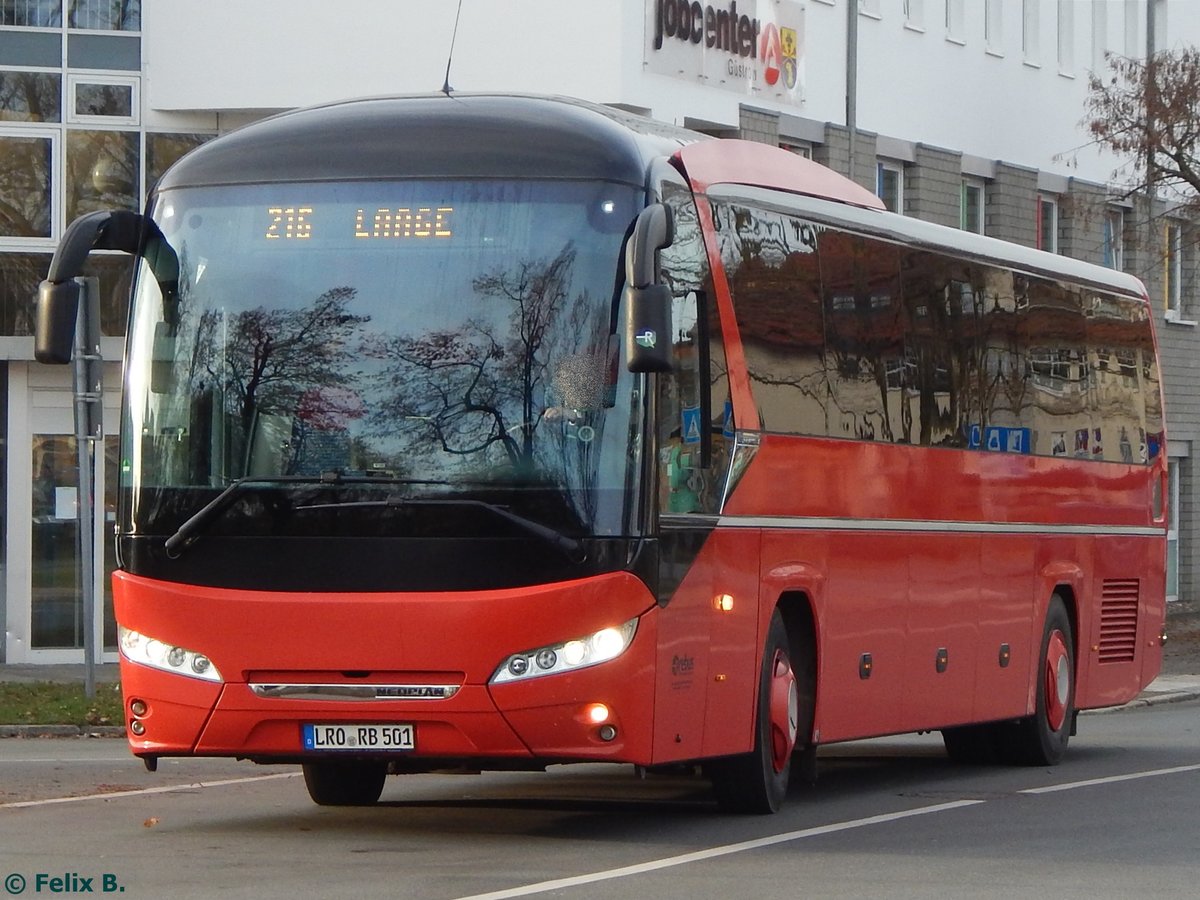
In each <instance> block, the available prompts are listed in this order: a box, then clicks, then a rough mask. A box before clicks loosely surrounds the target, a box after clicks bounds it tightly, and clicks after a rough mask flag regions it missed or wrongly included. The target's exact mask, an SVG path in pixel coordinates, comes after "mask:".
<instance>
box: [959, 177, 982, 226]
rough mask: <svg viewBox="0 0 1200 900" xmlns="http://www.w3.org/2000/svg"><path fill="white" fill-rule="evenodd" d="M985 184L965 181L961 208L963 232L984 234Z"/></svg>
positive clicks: (960, 216)
mask: <svg viewBox="0 0 1200 900" xmlns="http://www.w3.org/2000/svg"><path fill="white" fill-rule="evenodd" d="M983 202H984V193H983V182H982V181H975V180H973V179H963V183H962V201H961V205H960V208H959V227H960V228H962V230H963V231H973V232H975V234H983Z"/></svg>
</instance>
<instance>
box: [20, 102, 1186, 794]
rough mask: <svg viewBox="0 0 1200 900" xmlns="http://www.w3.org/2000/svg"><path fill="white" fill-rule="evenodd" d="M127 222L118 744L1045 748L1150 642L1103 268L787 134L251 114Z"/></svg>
mask: <svg viewBox="0 0 1200 900" xmlns="http://www.w3.org/2000/svg"><path fill="white" fill-rule="evenodd" d="M97 247H99V248H107V249H121V250H126V251H128V252H130V253H133V254H135V255H136V257H137V259H138V264H137V274H136V278H135V280H134V287H133V293H132V301H131V308H130V324H129V331H128V343H127V355H126V360H125V379H126V381H125V385H124V401H123V410H124V411H123V421H122V423H121V457H120V503H119V513H118V527H117V550H118V570H117V572H116V574H115V576H114V582H115V584H114V594H115V608H116V617H117V620H118V624H119V628H120V648H121V667H122V671H121V679H122V688H123V692H124V697H125V710H126V718H127V721H126V726H127V728H128V735H129V742H130V745H131V747H132V750H133V752H134V753H135V754H136V755H137V756H139V757H141V758H143V759H144V760H145V761H146V763H147V765H148V766H150V767H153V766H154V764H155V762H156V761H157V759H158V758H160V757H163V756H227V757H241V758H247V759H250V760H254V761H257V762H262V763H279V762H289V763H299V764H302V765H303V769H304V774H305V780H306V783H307V787H308V790H309V793H310V794H311V796H312V798H313V800H315V801H316V802H317V803H321V804H370V803H374V802H375V801H376V800H377V799H378V798H379V796H380V792H381V790H382V787H383V784H384V781H385V778H386V775H387V774H389V773H391V774H397V773H407V772H422V771H431V770H440V769H446V768H452V767H459V768H468V769H472V770H480V769H485V768H488V769H518V770H523V769H540V768H544V767H546V766H548V765H552V764H558V763H571V762H598V761H608V762H620V763H627V764H629V763H632V764H636V765H638V766H644V767H656V766H674V765H677V764H686V765H693V766H695V767H696V768H697V769H699V770H701V771H702V772H703V773H704V775H705V776H706V777H707V778H709V779H711V781H712V783H713V786H714V791H715V795H716V798H717V800H718V802H719V804H720V805H721V807H722V808H725V809H729V810H739V811H760V812H768V811H774V810H776V809H778V808H779V806H780V804H781V803H782V802H783V799H784V797H785V795H786V793H787V788H788V783H789V778H790V777H791V776H792V775H793V773H795V774H797V775H801V776H805V777H811V776H812V774H813V771H814V766H815V748H816V747H817V746H818V745H822V744H830V743H834V742H839V741H849V740H853V739H857V738H865V737H869V736H876V735H886V734H894V733H902V732H911V731H921V730H935V729H940V730H941V731H942V733H943V735H944V738H945V744H946V747H947V750H948V752H949V753H950V755H951V756H952V757H954V758H956V759H961V760H972V761H988V760H991V761H997V762H1010V763H1024V764H1053V763H1056V762H1058V761H1059V759H1060V758H1061V757H1062V755H1063V753H1064V751H1065V749H1066V746H1067V741H1068V738H1069V736H1070V735H1071V734H1073V733H1074V731H1075V727H1076V714H1077V711H1078V710H1081V709H1088V708H1093V707H1103V706H1111V705H1115V704H1121V703H1123V702H1126V701H1128V700H1129V699H1131V698H1133V697H1134V696H1135V695H1136V694H1137V693H1138V692H1139V690H1141V689H1142V688H1143V687H1145V685H1146V684H1147V683H1148V682H1149V681H1151V679H1153V678H1154V677H1155V675H1156V674H1157V672H1158V669H1159V665H1160V661H1161V650H1160V646H1161V635H1162V629H1163V622H1164V613H1165V602H1164V599H1165V598H1164V593H1165V590H1164V560H1165V534H1166V518H1165V510H1164V496H1165V491H1164V486H1165V484H1166V461H1165V455H1166V454H1165V435H1164V425H1163V411H1162V396H1161V388H1160V379H1159V367H1158V363H1157V359H1156V351H1155V343H1154V336H1153V332H1152V327H1151V315H1150V311H1149V309H1148V306H1147V302H1146V297H1145V293H1144V289H1143V288H1142V286H1141V285H1140V283H1139V282H1138V281H1137V280H1136V279H1134V278H1132V277H1130V276H1127V275H1123V274H1121V273H1119V272H1114V271H1110V270H1107V269H1103V268H1099V267H1096V266H1092V265H1088V264H1085V263H1082V262H1079V261H1075V260H1071V259H1066V258H1063V257H1060V256H1054V255H1050V254H1046V253H1041V252H1038V251H1035V250H1031V249H1026V248H1023V247H1019V246H1015V245H1012V244H1008V243H1004V242H1001V241H997V240H992V239H989V238H986V237H983V236H980V235H975V234H969V233H965V232H961V231H958V230H955V229H950V228H944V227H940V226H937V225H933V224H930V223H927V222H921V221H917V220H913V219H910V218H905V217H902V216H898V215H894V214H892V213H889V212H887V211H886V210H884V208H883V205H882V204H881V203H880V201H879V200H878V199H877V198H876V197H875V196H874V195H872V194H871V193H870V192H868V191H866V190H865V189H863V188H861V187H859V186H857V185H856V184H854V183H852V182H850V181H848V180H846V179H844V178H842V177H840V176H838V175H836V174H835V173H833V172H832V171H830V170H828V169H825V168H823V167H821V166H819V165H817V164H815V163H813V162H810V161H808V160H805V159H802V158H800V157H798V156H795V155H792V154H789V153H787V152H785V151H783V150H780V149H777V148H772V147H768V146H765V145H760V144H754V143H748V142H741V141H731V140H713V139H702V138H701V136H700V135H696V134H691V133H688V132H684V131H681V130H677V129H672V128H669V127H667V126H660V125H657V124H655V123H651V122H648V121H645V120H642V119H639V118H637V117H634V116H630V115H625V114H623V113H620V112H616V111H613V110H609V109H605V108H602V107H597V106H591V105H588V104H585V103H580V102H575V101H568V100H563V99H555V98H537V97H514V96H453V97H446V96H441V95H438V96H434V97H411V98H394V99H372V100H363V101H355V102H348V103H341V104H336V105H329V106H323V107H319V108H313V109H308V110H302V111H296V112H291V113H287V114H284V115H280V116H276V117H274V118H270V119H267V120H264V121H262V122H259V123H257V124H253V125H250V126H248V127H246V128H244V129H242V130H239V131H236V132H234V133H231V134H229V135H226V136H222V137H219V138H217V139H215V140H213V141H212V142H210V143H209V144H207V145H205V146H203V147H201V148H199V149H197V150H195V151H194V152H192V153H191V154H189V155H188V156H186V157H185V158H184V159H182V160H181V161H180V162H179V163H177V164H176V165H175V166H174V167H173V168H172V169H171V170H170V171H169V172H168V173H167V174H166V175H165V176H164V177H163V179H162V180H161V182H160V183H159V184H158V185H157V186H156V187H155V189H154V191H153V192H152V193H151V196H150V198H149V203H148V206H147V210H146V212H145V214H144V215H137V214H133V213H129V212H116V213H93V214H90V215H89V216H86V217H84V218H83V219H80V220H78V221H77V222H75V223H74V224H73V225H72V226H71V228H70V229H69V230H68V233H67V234H66V235H64V238H63V241H62V242H61V244H60V247H59V250H58V252H57V253H56V255H55V258H54V260H53V262H52V266H51V272H50V275H49V278H48V280H47V281H46V282H45V283H44V284H43V287H42V289H41V292H40V294H39V310H38V314H39V332H38V345H37V353H38V358H39V359H40V360H42V361H44V362H65V361H66V360H67V359H68V358H69V356H70V349H69V348H70V336H71V331H72V327H73V323H74V316H75V309H76V304H77V301H78V295H79V288H78V284H79V282H77V281H75V280H74V279H75V277H76V276H77V275H78V273H79V269H80V266H81V264H82V260H83V259H84V258H85V257H86V255H87V253H88V252H89V251H90V250H91V249H93V248H97Z"/></svg>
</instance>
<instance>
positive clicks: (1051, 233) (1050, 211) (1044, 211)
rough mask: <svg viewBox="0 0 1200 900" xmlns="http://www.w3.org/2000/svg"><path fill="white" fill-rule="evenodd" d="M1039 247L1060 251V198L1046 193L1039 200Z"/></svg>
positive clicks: (1048, 251) (1051, 251) (1049, 251)
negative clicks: (1057, 198)
mask: <svg viewBox="0 0 1200 900" xmlns="http://www.w3.org/2000/svg"><path fill="white" fill-rule="evenodd" d="M1037 248H1038V249H1039V250H1045V251H1046V252H1047V253H1057V252H1058V200H1056V199H1055V198H1054V197H1048V196H1046V195H1045V194H1038V200H1037Z"/></svg>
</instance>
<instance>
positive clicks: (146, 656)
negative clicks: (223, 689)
mask: <svg viewBox="0 0 1200 900" xmlns="http://www.w3.org/2000/svg"><path fill="white" fill-rule="evenodd" d="M117 630H118V633H119V639H120V644H121V655H122V656H124V657H125V658H126V659H128V660H129V661H130V662H135V663H141V664H142V665H143V666H150V667H151V668H154V669H162V670H163V671H164V672H174V673H175V674H176V675H186V676H187V677H188V678H199V679H202V680H204V681H216V682H220V681H221V673H220V672H218V671H217V667H216V666H214V665H213V664H212V660H210V659H209V658H208V657H207V656H205V655H204V654H202V653H197V652H196V651H195V650H188V649H187V648H186V647H179V646H177V645H175V644H167V643H164V642H162V641H160V640H156V639H155V638H152V637H148V636H146V635H144V634H141V633H139V632H137V631H134V630H133V629H131V628H125V627H124V626H120V627H119V628H118V629H117Z"/></svg>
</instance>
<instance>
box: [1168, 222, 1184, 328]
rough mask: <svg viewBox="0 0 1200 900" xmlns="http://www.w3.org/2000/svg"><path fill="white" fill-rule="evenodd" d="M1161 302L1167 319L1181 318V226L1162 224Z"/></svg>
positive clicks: (1169, 223) (1174, 223)
mask: <svg viewBox="0 0 1200 900" xmlns="http://www.w3.org/2000/svg"><path fill="white" fill-rule="evenodd" d="M1163 302H1164V304H1165V306H1166V310H1167V318H1168V319H1176V320H1178V319H1181V318H1183V227H1182V226H1181V225H1179V224H1178V223H1176V222H1168V223H1167V224H1166V225H1164V226H1163Z"/></svg>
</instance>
